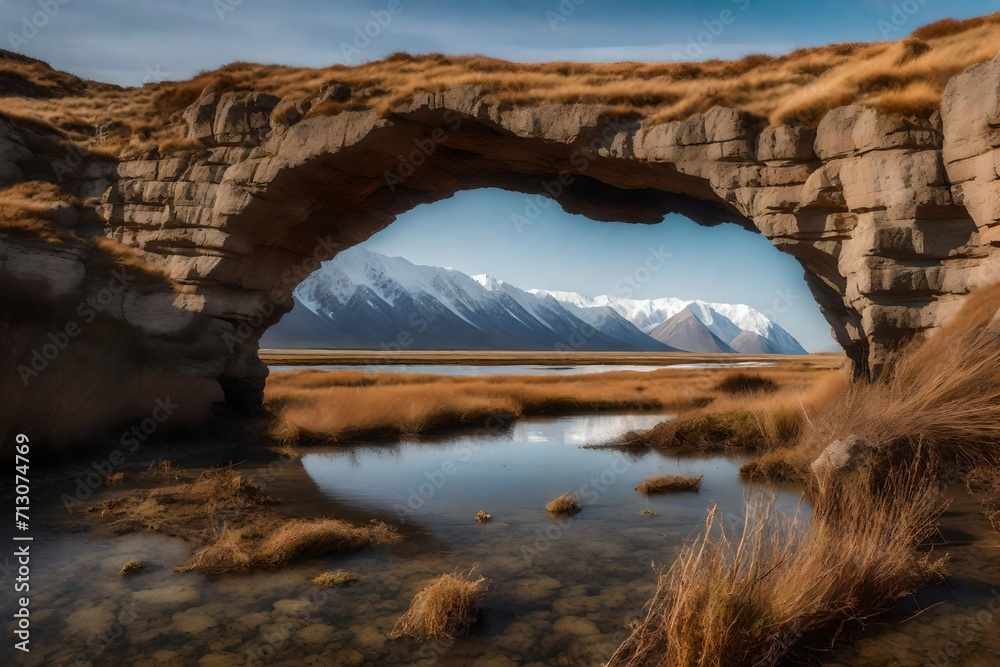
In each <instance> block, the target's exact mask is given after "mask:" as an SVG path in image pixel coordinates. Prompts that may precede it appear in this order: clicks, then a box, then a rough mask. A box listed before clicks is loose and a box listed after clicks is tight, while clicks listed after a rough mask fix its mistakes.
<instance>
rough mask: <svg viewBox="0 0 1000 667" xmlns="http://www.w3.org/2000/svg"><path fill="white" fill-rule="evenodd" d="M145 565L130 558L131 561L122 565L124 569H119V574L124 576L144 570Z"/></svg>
mask: <svg viewBox="0 0 1000 667" xmlns="http://www.w3.org/2000/svg"><path fill="white" fill-rule="evenodd" d="M144 567H146V566H145V565H143V564H142V563H140V562H139V561H137V560H130V561H129V562H127V563H125V564H124V565H122V569H120V570H118V574H120V575H121V576H123V577H124V576H125V575H128V574H135V573H136V572H138V571H139V570H142V569H143V568H144Z"/></svg>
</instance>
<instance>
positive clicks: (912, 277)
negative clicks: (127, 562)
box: [15, 60, 1000, 410]
mask: <svg viewBox="0 0 1000 667" xmlns="http://www.w3.org/2000/svg"><path fill="white" fill-rule="evenodd" d="M998 84H1000V62H998V61H996V60H995V61H993V62H991V63H986V64H984V65H980V66H977V67H974V68H971V69H970V70H968V71H966V72H965V73H963V74H961V75H959V76H957V77H955V78H954V79H953V80H952V82H951V83H950V85H949V87H948V91H947V93H946V95H945V98H944V105H943V109H942V112H941V114H935V116H934V117H932V118H930V119H903V118H891V117H888V116H885V115H882V114H880V113H879V112H877V111H875V110H872V109H866V108H862V107H859V106H849V107H842V108H839V109H835V110H834V111H832V112H830V113H829V114H828V115H827V116H826V117H825V118H824V119H823V121H822V122H821V123H820V125H819V127H818V128H815V129H814V128H809V127H805V126H779V127H765V126H763V125H762V124H761V123H760V122H759V121H758V120H756V119H755V118H753V117H751V116H749V115H747V114H745V113H743V112H740V111H736V110H732V109H724V108H715V109H712V110H711V111H709V112H707V113H705V114H699V115H696V116H693V117H691V118H689V119H687V120H684V121H678V122H673V123H667V124H661V125H651V124H649V123H647V122H646V121H645V120H644V119H641V118H615V117H609V116H606V115H604V113H603V111H602V109H601V108H600V107H597V106H590V105H579V104H578V105H543V106H524V107H518V106H514V105H512V104H510V103H496V102H494V101H491V99H490V97H489V96H488V95H487V94H485V93H484V92H483V91H482V90H480V89H478V88H473V87H464V88H458V89H452V90H447V91H444V92H441V93H436V94H431V93H425V94H420V95H418V96H417V98H416V99H414V100H413V101H412V103H410V104H408V105H407V106H405V107H403V108H398V109H396V110H394V112H393V113H392V114H391V115H390V116H389V117H384V118H383V117H378V116H377V115H376V114H375V113H373V112H371V111H344V112H341V113H339V114H337V115H334V116H322V115H318V116H306V117H305V118H304V119H300V118H297V117H295V116H296V114H293V115H292V117H291V118H288V117H287V115H286V120H285V122H282V123H281V124H280V125H272V122H271V120H270V118H271V115H272V113H271V112H272V110H273V109H274V107H275V106H276V104H277V103H278V100H277V99H276V98H273V97H271V96H268V95H263V94H250V95H243V94H236V93H222V94H219V93H209V94H206V95H205V96H204V97H203V98H202V99H201V100H200V101H199V102H198V103H196V104H195V105H194V106H193V107H191V108H189V109H188V110H186V112H185V114H184V119H185V121H186V122H187V124H188V136H189V137H190V138H192V139H199V140H200V141H201V142H202V143H203V144H205V145H207V146H209V148H208V149H207V150H204V151H199V152H189V153H185V154H181V155H175V156H166V157H162V158H160V159H155V160H133V161H126V162H121V163H119V164H116V165H112V166H111V167H110V168H109V169H108V170H106V173H105V171H104V170H102V169H97V170H96V171H97V173H96V174H95V175H94V176H93V177H92V178H91V179H90V180H89V181H87V184H86V187H87V188H89V189H94V188H96V187H98V185H100V186H101V187H107V189H106V191H105V193H104V196H103V199H102V203H101V204H100V206H99V207H98V213H99V214H100V215H101V217H102V218H103V220H105V221H106V229H105V233H106V234H107V235H108V236H111V237H113V238H115V239H116V240H118V241H120V242H122V243H124V244H126V245H129V246H132V247H134V248H136V249H138V250H140V251H141V252H142V253H144V255H145V257H146V258H147V259H148V260H149V261H150V262H151V263H153V264H155V265H158V266H160V267H161V268H162V269H164V270H165V271H167V272H169V275H170V277H171V279H172V281H173V282H174V283H175V285H177V286H179V289H178V290H175V292H176V293H174V294H163V293H144V294H136V295H132V298H131V299H127V300H125V301H123V303H122V304H121V308H120V316H121V317H122V318H123V319H125V320H126V321H128V322H130V323H131V324H133V325H134V326H136V327H138V328H139V329H141V330H143V331H144V332H145V333H146V335H148V336H149V337H150V339H152V340H158V339H160V340H163V341H170V344H171V350H172V353H173V356H174V362H173V363H175V364H177V365H178V367H179V368H182V369H183V372H185V373H187V374H189V375H195V376H201V377H218V378H219V379H220V382H221V383H222V385H223V388H224V389H225V391H226V394H227V399H228V400H229V402H230V403H231V404H233V405H234V406H237V407H241V408H242V409H249V410H252V409H253V408H255V407H256V406H257V405H259V402H260V397H261V391H262V389H263V384H264V379H265V377H266V374H267V372H266V368H264V366H263V365H262V364H261V362H260V361H259V359H258V357H257V341H258V339H259V337H260V335H261V333H262V332H263V331H264V330H265V329H266V328H267V326H269V325H270V324H272V323H274V322H275V321H277V320H278V319H279V318H280V316H281V315H282V314H283V313H284V312H287V310H288V309H289V308H290V306H291V299H290V295H291V292H292V290H294V288H295V286H296V285H297V284H298V283H299V282H300V281H301V280H302V279H304V278H305V276H306V275H308V273H310V272H311V271H312V270H314V269H315V268H317V267H318V261H319V260H321V259H328V258H330V257H332V256H333V255H335V254H336V252H338V251H340V250H342V249H344V248H347V247H350V246H351V245H354V244H356V243H359V242H361V241H363V240H364V239H366V238H368V237H369V236H370V235H371V234H373V233H375V232H376V231H378V230H380V229H382V228H384V227H385V226H387V225H388V224H390V223H391V222H392V221H393V220H394V219H395V217H396V216H398V215H399V214H401V213H403V212H405V211H407V210H409V209H411V208H413V207H414V206H416V205H418V204H422V203H428V202H432V201H436V200H439V199H442V198H446V197H449V196H451V195H453V194H454V193H455V192H457V191H460V190H466V189H473V188H481V187H500V188H505V189H510V190H515V191H519V192H524V193H528V194H531V195H534V194H540V195H545V196H547V197H552V198H553V199H555V200H556V201H558V202H559V204H560V205H561V206H563V207H564V208H565V209H566V210H568V211H571V212H575V213H582V214H584V215H587V216H589V217H592V218H595V219H598V220H613V221H622V222H640V223H651V222H657V221H659V220H661V219H662V217H663V216H664V214H666V213H669V212H678V213H682V214H684V215H686V216H687V217H689V218H691V219H693V220H694V221H696V222H699V223H701V224H706V225H714V224H718V223H721V222H734V223H736V224H740V225H742V226H744V227H746V228H747V229H750V230H754V231H758V232H760V233H762V234H764V235H765V236H766V237H767V238H769V239H770V240H771V241H772V242H773V243H774V244H775V245H776V246H777V248H778V249H779V250H781V251H784V252H787V253H789V254H791V255H792V256H794V257H795V258H796V259H797V260H798V261H799V262H800V263H801V264H802V266H803V269H804V271H805V276H806V280H807V283H808V284H809V286H810V289H811V290H812V292H813V294H814V296H815V297H816V299H817V301H818V302H819V304H820V306H821V309H822V311H823V313H824V315H825V316H826V318H827V320H828V321H829V322H830V324H831V326H832V328H833V332H834V335H835V337H836V339H837V340H838V342H839V343H840V344H841V345H842V346H843V347H844V349H845V350H846V351H847V354H848V356H849V358H850V359H851V361H852V362H853V363H854V365H855V368H856V370H857V371H858V372H860V373H872V372H877V370H878V369H879V368H880V366H881V364H882V363H883V362H884V361H885V359H886V355H887V353H888V352H889V351H891V349H892V348H893V347H895V346H896V345H898V343H899V341H900V340H903V339H905V338H907V337H908V336H911V335H913V334H915V333H918V332H921V331H924V330H927V329H930V328H933V327H936V326H940V325H941V324H943V323H944V322H946V321H947V319H948V318H949V317H950V315H951V314H952V313H953V312H954V311H955V310H956V308H957V307H958V306H959V304H960V302H961V299H962V297H963V296H964V295H965V294H966V293H968V291H969V290H970V289H972V288H974V287H976V286H977V285H982V284H986V283H990V282H996V281H998V280H1000V272H998V264H997V262H996V259H997V254H996V253H997V249H996V245H997V244H1000V233H998V229H997V223H998V221H1000V214H998V201H1000V198H998V197H997V196H996V195H997V169H996V164H997V163H998V159H997V158H998V151H997V149H996V148H995V146H996V145H1000V141H998V140H997V130H996V127H997V126H998V125H1000V121H997V118H1000V105H998V99H997V93H996V91H997V90H998ZM983 91H989V94H988V95H984V94H983ZM341 92H343V91H341ZM301 111H305V110H304V109H303V110H301ZM81 187H83V186H81ZM529 213H530V211H525V212H524V214H523V216H522V218H521V220H518V219H516V218H515V219H514V220H512V224H524V222H523V221H529V220H530V216H529V215H528V214H529ZM15 251H16V249H15ZM196 315H197V316H200V317H201V319H200V320H199V321H200V322H201V324H200V328H199V332H198V335H197V338H196V340H192V341H189V342H185V341H187V340H188V339H185V338H183V335H184V334H183V332H184V331H187V330H188V329H189V328H190V325H191V322H192V318H193V317H195V316H196ZM206 323H207V324H206ZM178 341H180V342H178Z"/></svg>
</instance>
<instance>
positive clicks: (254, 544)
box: [98, 464, 399, 574]
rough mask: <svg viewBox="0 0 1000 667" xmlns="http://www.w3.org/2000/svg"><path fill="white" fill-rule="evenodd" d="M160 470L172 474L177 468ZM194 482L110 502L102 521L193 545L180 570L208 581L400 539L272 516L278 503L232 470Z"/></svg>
mask: <svg viewBox="0 0 1000 667" xmlns="http://www.w3.org/2000/svg"><path fill="white" fill-rule="evenodd" d="M154 465H155V466H156V468H158V469H166V470H167V471H171V472H170V475H171V476H173V475H174V473H173V472H172V470H173V469H172V468H170V467H167V466H165V465H162V464H154ZM190 477H191V476H190V475H188V476H187V477H186V478H185V477H182V476H181V475H180V473H177V474H176V476H173V479H172V482H173V483H172V484H169V485H166V486H159V487H156V488H152V489H139V490H137V491H134V492H132V493H131V494H129V495H127V496H124V497H122V498H115V499H113V500H108V501H105V502H103V503H101V504H100V505H99V506H98V509H99V510H100V513H101V518H102V519H104V520H105V521H106V522H107V523H108V525H109V527H110V528H111V530H113V531H115V532H117V533H130V532H139V531H154V532H158V533H163V534H165V535H172V536H175V537H180V538H183V539H185V540H187V541H188V542H191V543H192V544H193V545H195V547H196V551H195V552H194V554H193V555H192V557H191V558H190V560H188V561H187V562H186V563H184V564H182V565H180V566H178V567H177V570H178V571H180V572H187V571H189V570H197V571H199V572H202V573H205V574H222V573H226V572H243V571H248V570H253V569H262V568H263V569H267V568H279V567H282V566H284V565H287V564H288V563H290V562H292V561H295V560H301V559H304V558H308V557H312V556H322V555H325V554H330V553H342V552H345V551H354V550H357V549H361V548H363V547H366V546H369V545H375V544H386V543H389V542H392V541H395V540H397V539H399V533H398V531H397V530H396V528H394V527H392V526H389V525H388V524H386V523H383V522H381V521H377V520H374V519H373V520H372V521H371V522H370V523H369V524H367V525H362V526H355V525H353V524H351V523H348V522H346V521H342V520H339V519H329V518H322V517H321V518H311V519H298V518H296V519H289V518H288V517H284V516H281V515H280V514H278V513H276V512H275V511H274V510H273V509H271V506H273V505H274V504H275V503H276V501H275V499H274V498H272V497H271V496H269V495H267V494H266V493H264V492H263V491H262V490H261V489H260V488H258V487H257V486H255V485H254V484H252V483H251V482H250V481H249V480H248V479H247V478H246V477H245V476H244V475H243V474H242V473H240V472H239V471H238V470H235V469H232V468H218V469H210V470H206V471H204V472H202V473H200V474H199V475H197V476H195V477H193V479H192V478H190ZM159 479H161V480H162V479H163V478H162V477H161V478H159ZM167 479H168V480H170V479H171V478H170V477H168V478H167Z"/></svg>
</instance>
